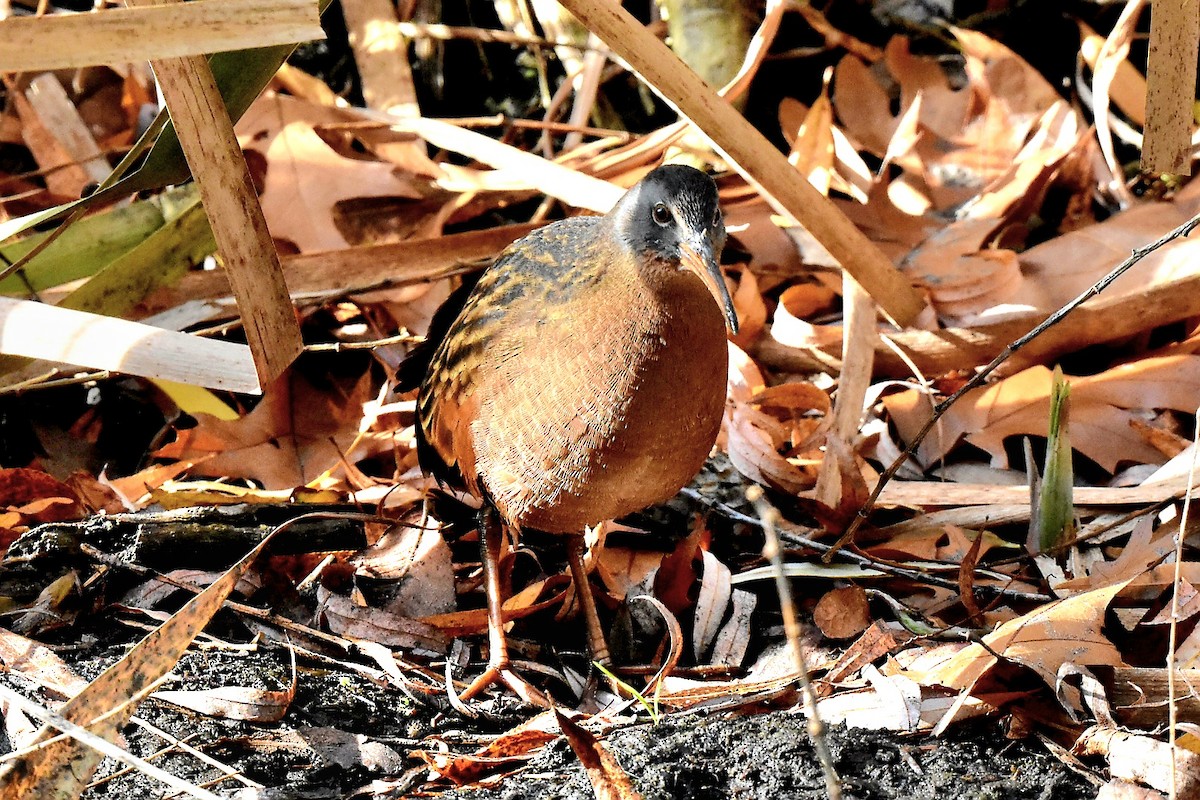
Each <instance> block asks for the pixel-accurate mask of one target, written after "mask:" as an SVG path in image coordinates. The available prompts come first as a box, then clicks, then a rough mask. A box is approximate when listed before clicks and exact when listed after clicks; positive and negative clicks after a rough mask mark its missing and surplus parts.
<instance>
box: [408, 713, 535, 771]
mask: <svg viewBox="0 0 1200 800" xmlns="http://www.w3.org/2000/svg"><path fill="white" fill-rule="evenodd" d="M557 728H558V725H557V722H556V721H555V719H554V713H553V712H551V711H543V712H542V713H540V714H538V715H537V716H536V717H534V718H533V719H531V720H529V721H528V722H524V723H522V724H521V725H518V726H517V727H515V728H513V729H512V730H510V731H506V732H505V733H502V734H500V735H499V736H497V737H496V738H495V739H493V740H492V741H491V742H489V743H488V744H487V745H485V746H484V747H482V748H480V749H479V750H477V751H476V752H475V753H474V754H473V755H458V754H455V753H449V752H434V751H429V750H416V751H414V752H413V753H412V755H415V756H417V757H419V758H420V759H421V760H423V761H424V762H425V763H426V764H428V765H429V766H430V767H431V768H432V769H434V770H436V771H437V773H438V774H439V775H441V776H442V777H444V778H446V779H447V780H450V781H453V782H454V783H455V784H458V785H459V786H461V785H463V784H467V783H472V782H474V781H476V780H478V779H479V778H480V777H482V776H483V775H486V774H488V773H490V772H495V771H497V769H498V768H499V767H504V766H516V765H519V764H523V763H524V762H526V761H527V760H528V759H529V757H530V755H531V754H533V753H534V752H536V751H537V750H540V749H541V748H542V747H543V746H545V745H546V744H548V743H550V742H552V741H554V740H555V739H557V738H558V736H559V734H558V732H557Z"/></svg>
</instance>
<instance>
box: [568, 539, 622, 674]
mask: <svg viewBox="0 0 1200 800" xmlns="http://www.w3.org/2000/svg"><path fill="white" fill-rule="evenodd" d="M585 555H587V543H586V542H584V539H583V534H573V535H571V536H568V537H567V562H568V563H569V564H570V565H571V580H572V581H574V583H575V596H576V597H577V598H579V605H580V607H581V608H582V610H583V621H584V624H585V625H586V626H587V640H588V650H589V651H591V656H592V659H593V660H595V661H596V662H598V663H599V664H601V665H602V666H605V667H607V666H608V665H609V664H610V663H612V661H611V659H610V658H609V655H608V642H607V641H606V640H605V638H604V629H603V628H602V627H600V616H599V615H598V614H597V613H596V598H595V597H593V596H592V585H591V583H590V582H589V581H588V576H587V570H586V569H584V565H583V559H584V556H585Z"/></svg>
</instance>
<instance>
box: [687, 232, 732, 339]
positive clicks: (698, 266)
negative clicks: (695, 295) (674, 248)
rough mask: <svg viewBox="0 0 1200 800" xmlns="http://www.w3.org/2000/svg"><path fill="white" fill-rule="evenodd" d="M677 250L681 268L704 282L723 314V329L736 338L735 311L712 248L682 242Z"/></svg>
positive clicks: (705, 245)
mask: <svg viewBox="0 0 1200 800" xmlns="http://www.w3.org/2000/svg"><path fill="white" fill-rule="evenodd" d="M679 250H680V253H681V254H682V256H683V264H682V268H683V269H686V270H690V271H691V272H694V273H696V275H697V276H699V278H700V280H702V281H704V285H705V286H706V287H708V291H710V292H711V293H712V296H713V299H714V300H716V301H717V305H719V306H720V307H721V311H722V313H724V314H725V327H726V328H728V329H729V333H730V335H731V336H736V335H737V332H738V318H737V311H735V310H734V308H733V298H732V297H730V296H729V289H728V288H726V286H725V278H724V276H722V275H721V266H720V265H719V264H718V263H717V257H716V254H714V253H713V251H712V247H711V246H709V245H707V244H701V245H698V246H697V245H695V244H692V243H691V242H684V243H683V244H681V245H680V246H679Z"/></svg>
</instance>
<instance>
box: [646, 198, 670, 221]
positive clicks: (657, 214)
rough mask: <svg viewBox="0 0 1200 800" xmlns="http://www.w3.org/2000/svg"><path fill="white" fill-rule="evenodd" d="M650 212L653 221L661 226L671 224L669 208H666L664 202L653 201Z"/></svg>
mask: <svg viewBox="0 0 1200 800" xmlns="http://www.w3.org/2000/svg"><path fill="white" fill-rule="evenodd" d="M650 214H651V216H653V217H654V221H655V222H657V223H658V224H659V225H662V226H663V227H666V226H667V225H669V224H671V209H669V208H667V206H666V203H655V204H654V208H653V210H651V212H650Z"/></svg>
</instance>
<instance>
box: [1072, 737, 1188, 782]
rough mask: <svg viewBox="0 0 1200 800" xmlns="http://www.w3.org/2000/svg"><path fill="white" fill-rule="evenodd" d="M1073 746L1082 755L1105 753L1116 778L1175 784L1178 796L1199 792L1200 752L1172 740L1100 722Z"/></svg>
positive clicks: (1103, 754) (1110, 769) (1102, 754)
mask: <svg viewBox="0 0 1200 800" xmlns="http://www.w3.org/2000/svg"><path fill="white" fill-rule="evenodd" d="M1074 749H1075V752H1077V753H1080V754H1082V755H1101V756H1104V757H1105V758H1106V759H1107V760H1108V768H1109V771H1110V772H1111V773H1112V775H1113V777H1114V778H1124V779H1125V780H1129V781H1138V782H1141V783H1145V784H1148V785H1150V786H1153V787H1154V788H1155V789H1158V790H1160V791H1164V792H1166V791H1170V789H1171V787H1172V785H1173V784H1174V786H1175V788H1176V789H1177V790H1178V793H1177V794H1175V796H1176V797H1180V798H1184V797H1195V796H1197V794H1200V755H1197V754H1196V753H1191V752H1188V751H1187V750H1184V749H1182V748H1178V747H1172V746H1171V744H1170V743H1169V742H1160V741H1158V740H1157V739H1151V738H1150V737H1149V736H1145V735H1142V734H1136V733H1126V732H1125V731H1120V730H1117V729H1115V728H1101V727H1098V726H1097V727H1093V728H1089V729H1088V730H1086V731H1084V733H1083V735H1082V736H1080V737H1079V740H1078V741H1077V742H1076V743H1075V748H1074ZM1172 775H1174V776H1175V778H1176V781H1177V782H1175V781H1172Z"/></svg>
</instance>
